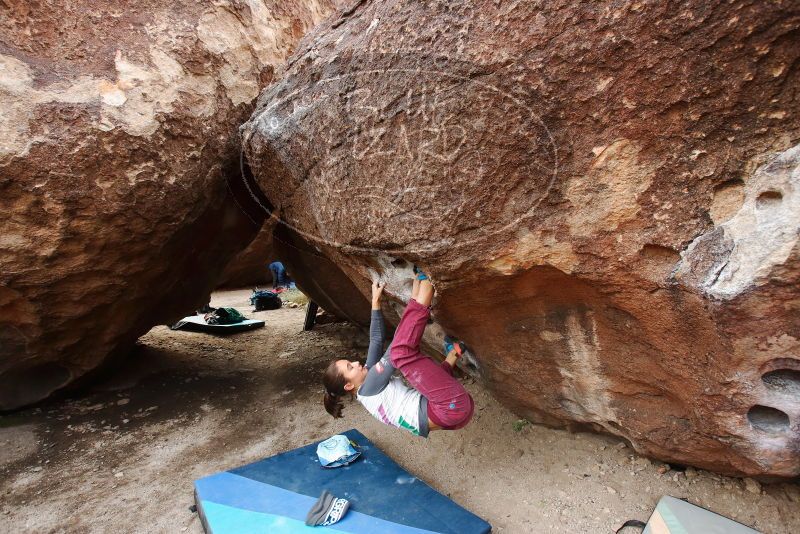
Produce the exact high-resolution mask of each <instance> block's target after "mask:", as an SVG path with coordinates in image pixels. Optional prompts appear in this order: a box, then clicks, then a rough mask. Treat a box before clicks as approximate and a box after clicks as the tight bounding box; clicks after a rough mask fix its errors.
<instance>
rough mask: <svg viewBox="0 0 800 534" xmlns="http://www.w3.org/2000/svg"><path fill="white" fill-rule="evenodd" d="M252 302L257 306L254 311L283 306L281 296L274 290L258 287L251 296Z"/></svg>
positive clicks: (275, 308)
mask: <svg viewBox="0 0 800 534" xmlns="http://www.w3.org/2000/svg"><path fill="white" fill-rule="evenodd" d="M250 304H252V305H253V307H254V308H255V310H254V311H264V310H277V309H279V308H280V307H281V304H282V302H281V298H280V297H279V296H278V294H277V293H275V292H274V291H269V290H267V289H256V290H254V291H253V294H252V295H251V296H250Z"/></svg>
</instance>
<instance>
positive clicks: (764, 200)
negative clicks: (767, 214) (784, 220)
mask: <svg viewBox="0 0 800 534" xmlns="http://www.w3.org/2000/svg"><path fill="white" fill-rule="evenodd" d="M782 199H783V195H782V194H781V192H780V191H764V192H763V193H761V194H760V195H758V198H757V199H756V206H757V207H759V208H762V209H763V208H771V207H775V206H777V205H778V204H780V203H781V200H782Z"/></svg>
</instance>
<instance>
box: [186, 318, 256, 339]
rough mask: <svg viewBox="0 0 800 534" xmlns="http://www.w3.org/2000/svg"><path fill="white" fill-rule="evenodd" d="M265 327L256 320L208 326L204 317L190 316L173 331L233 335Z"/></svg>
mask: <svg viewBox="0 0 800 534" xmlns="http://www.w3.org/2000/svg"><path fill="white" fill-rule="evenodd" d="M262 326H264V321H258V320H256V319H245V320H244V321H242V322H240V323H233V324H208V323H207V322H206V321H205V319H203V316H202V315H190V316H189V317H184V318H183V319H181V320H180V321H178V322H177V323H175V324H174V325H172V327H171V328H172V329H173V330H191V331H192V332H206V333H208V334H221V335H225V334H233V333H236V332H243V331H245V330H253V329H256V328H261V327H262Z"/></svg>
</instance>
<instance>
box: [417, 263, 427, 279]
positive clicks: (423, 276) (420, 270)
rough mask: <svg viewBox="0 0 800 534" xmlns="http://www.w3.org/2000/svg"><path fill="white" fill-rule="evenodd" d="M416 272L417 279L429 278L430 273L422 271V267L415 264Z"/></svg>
mask: <svg viewBox="0 0 800 534" xmlns="http://www.w3.org/2000/svg"><path fill="white" fill-rule="evenodd" d="M414 274H415V275H416V278H417V280H428V279H429V278H428V275H427V274H425V273H423V272H422V269H420V268H419V267H417V266H416V265H415V266H414Z"/></svg>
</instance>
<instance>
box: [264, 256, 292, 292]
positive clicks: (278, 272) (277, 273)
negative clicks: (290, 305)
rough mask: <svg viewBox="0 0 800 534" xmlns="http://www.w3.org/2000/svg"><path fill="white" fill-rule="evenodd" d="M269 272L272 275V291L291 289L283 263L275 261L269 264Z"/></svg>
mask: <svg viewBox="0 0 800 534" xmlns="http://www.w3.org/2000/svg"><path fill="white" fill-rule="evenodd" d="M269 270H270V272H271V273H272V289H277V288H279V287H289V277H288V276H287V274H286V269H285V268H284V266H283V264H282V263H281V262H279V261H273V262H272V263H270V264H269Z"/></svg>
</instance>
